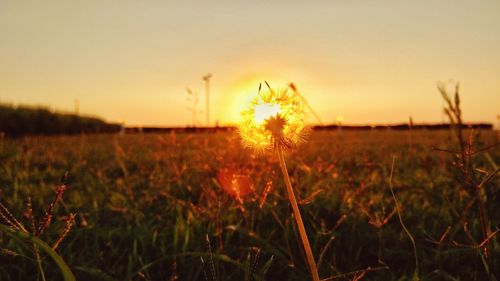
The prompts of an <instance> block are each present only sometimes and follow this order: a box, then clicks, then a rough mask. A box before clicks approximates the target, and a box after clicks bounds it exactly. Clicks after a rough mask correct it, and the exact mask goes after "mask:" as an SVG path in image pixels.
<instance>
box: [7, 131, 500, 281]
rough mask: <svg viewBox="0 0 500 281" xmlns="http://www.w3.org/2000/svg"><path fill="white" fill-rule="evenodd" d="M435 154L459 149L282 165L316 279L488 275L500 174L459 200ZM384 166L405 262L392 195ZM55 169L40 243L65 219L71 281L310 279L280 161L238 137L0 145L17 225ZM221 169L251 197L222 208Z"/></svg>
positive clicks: (480, 143) (383, 139)
mask: <svg viewBox="0 0 500 281" xmlns="http://www.w3.org/2000/svg"><path fill="white" fill-rule="evenodd" d="M465 135H466V136H468V135H469V132H465ZM496 143H498V135H497V132H494V131H476V132H474V142H473V143H472V148H473V150H472V151H478V150H479V149H480V148H483V147H488V146H490V145H494V144H496ZM436 147H437V148H441V149H447V150H452V151H457V150H458V149H459V148H458V145H457V144H456V141H455V138H454V137H453V135H452V134H451V132H448V131H435V132H428V131H413V132H411V131H363V132H361V131H360V132H348V131H332V132H312V133H311V135H310V136H309V140H308V141H307V142H306V143H304V144H302V145H300V146H299V147H298V148H297V149H294V150H293V151H292V152H290V153H288V154H287V155H286V156H285V157H286V160H287V165H288V168H289V172H290V176H291V180H292V184H293V186H294V189H295V192H296V196H297V197H298V200H299V205H300V208H301V212H302V216H303V218H304V222H305V224H306V229H307V232H308V235H309V239H310V242H311V246H312V249H313V253H314V255H315V257H316V263H317V265H318V270H319V274H320V276H321V278H330V279H327V280H361V279H362V278H364V279H365V280H411V278H412V276H413V277H414V276H418V277H419V278H420V279H421V280H490V279H491V278H494V277H492V276H493V275H495V276H496V278H498V277H500V266H498V265H499V264H500V245H499V242H500V240H499V239H498V236H496V235H494V234H495V233H494V232H495V231H496V230H497V229H498V227H499V225H500V204H499V202H500V185H499V183H500V182H499V180H498V177H494V176H493V177H492V178H491V179H490V180H489V181H487V182H485V184H484V185H482V188H481V190H479V191H478V192H477V193H475V192H473V191H470V190H468V189H467V186H466V184H465V183H464V182H466V179H464V178H463V174H462V173H461V172H460V167H457V165H456V162H457V157H456V155H455V154H454V153H449V152H444V151H438V150H433V148H436ZM471 157H472V158H471V160H472V161H471V165H473V166H474V170H475V171H476V172H477V174H476V175H475V177H477V178H478V180H479V181H480V179H481V178H482V177H483V176H482V175H483V174H484V175H486V174H487V173H491V172H493V171H495V170H496V169H498V167H497V165H498V163H500V150H499V149H498V146H496V147H492V148H490V149H487V150H485V151H479V152H477V153H473V154H472V156H471ZM393 159H394V171H393V172H394V174H393V178H392V186H393V189H394V194H395V197H396V198H397V200H398V202H399V206H400V209H399V211H400V212H401V218H402V222H403V223H404V225H405V226H406V227H407V229H408V231H409V233H410V234H411V236H412V237H413V238H414V240H415V244H416V253H417V256H416V257H415V255H414V248H413V246H412V243H411V240H410V236H409V235H408V234H407V233H406V232H405V231H404V229H403V228H402V224H401V222H400V220H399V218H398V213H397V211H398V209H396V205H395V201H394V198H393V196H392V194H391V190H390V185H391V180H390V174H391V165H392V162H393ZM454 162H455V164H454ZM65 172H68V175H69V177H68V179H67V184H68V189H67V190H66V192H65V193H64V196H63V200H62V201H61V203H60V204H58V205H57V206H56V209H55V212H54V218H53V220H52V224H51V225H50V226H48V227H47V230H46V231H45V232H44V233H43V235H41V236H40V238H41V239H42V240H44V241H45V242H47V243H48V244H49V245H52V244H53V243H55V242H56V240H57V238H58V236H59V233H60V232H61V231H62V230H63V229H64V228H65V220H66V218H67V216H68V215H69V214H70V213H75V216H76V217H75V225H74V226H73V228H72V229H71V231H70V232H69V233H68V234H67V236H66V237H65V239H64V240H63V241H62V242H61V244H60V245H59V247H58V248H57V250H56V251H57V252H58V253H59V254H60V255H61V257H62V258H63V259H64V260H65V261H66V263H67V264H68V265H69V267H70V268H71V270H72V271H73V273H74V274H75V276H76V277H77V279H78V280H95V281H97V280H241V281H243V280H264V279H265V280H308V279H309V278H310V275H309V272H308V267H307V264H306V261H305V258H304V253H303V250H302V248H301V244H300V241H299V240H298V233H297V230H296V225H295V223H294V219H293V217H292V215H291V208H290V204H289V203H288V200H287V195H286V191H285V187H284V182H283V178H282V175H281V173H280V167H279V164H278V162H277V159H276V157H274V156H272V155H271V156H270V155H266V154H263V155H262V154H254V153H253V152H251V151H249V150H246V149H244V148H242V147H241V145H240V140H239V137H238V135H237V134H236V133H216V134H164V135H142V134H137V135H123V136H120V135H82V136H74V137H31V138H22V139H4V140H1V141H0V202H1V203H2V204H3V205H4V206H6V207H7V208H8V209H9V210H10V211H11V212H12V213H13V215H14V216H15V217H17V218H19V220H20V221H22V222H23V224H24V225H26V226H28V225H30V220H29V219H27V217H29V214H28V211H27V210H28V209H29V208H28V207H27V200H28V198H29V197H30V198H31V199H32V205H33V213H34V216H35V217H36V220H35V222H38V221H39V220H40V219H41V218H42V217H43V213H44V211H45V210H46V209H47V208H48V206H49V204H50V202H51V201H52V200H53V198H54V190H55V189H56V187H57V186H58V185H59V184H60V183H61V178H62V177H63V175H64V174H65ZM221 172H223V173H224V172H225V173H229V174H231V173H232V174H236V175H238V176H241V177H243V178H244V179H245V180H246V182H250V181H252V182H253V185H254V186H255V190H254V191H252V192H250V193H249V194H246V195H243V194H242V195H241V196H237V197H238V198H235V196H231V195H230V194H229V193H228V192H225V191H224V189H223V188H222V186H221V185H223V183H222V180H221V176H220V175H221ZM478 198H479V199H478ZM478 200H479V201H480V202H481V205H482V206H483V207H484V208H483V210H484V215H485V216H484V217H483V218H484V219H485V221H486V223H487V227H488V229H489V230H490V232H489V233H490V234H492V235H491V237H486V239H485V237H483V234H482V232H481V219H480V215H479V212H478V211H477V210H478V206H479V204H478ZM482 242H484V243H483V244H482V245H480V244H481V243H482ZM209 245H210V246H209ZM478 245H479V246H478ZM0 250H1V252H2V254H1V255H0V279H1V280H37V278H41V277H40V271H39V269H38V267H37V263H36V261H35V257H34V254H33V248H32V247H31V246H30V244H29V243H26V241H23V240H20V239H15V238H12V237H11V236H7V235H5V233H1V232H0ZM485 253H487V254H485ZM416 259H417V261H416ZM416 262H417V264H418V270H417V268H416V266H417V265H416ZM495 265H496V267H495ZM42 267H43V270H44V271H45V276H46V277H47V280H60V279H61V277H60V272H59V270H58V268H57V266H56V265H55V264H54V263H53V262H52V260H51V259H50V258H49V257H48V256H45V255H44V254H42ZM488 272H489V273H488ZM205 275H206V276H205ZM37 276H38V277H37ZM491 280H494V279H491Z"/></svg>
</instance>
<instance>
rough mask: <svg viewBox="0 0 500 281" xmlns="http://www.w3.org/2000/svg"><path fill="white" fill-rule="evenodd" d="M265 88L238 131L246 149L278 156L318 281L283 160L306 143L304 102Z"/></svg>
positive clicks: (317, 279) (246, 114)
mask: <svg viewBox="0 0 500 281" xmlns="http://www.w3.org/2000/svg"><path fill="white" fill-rule="evenodd" d="M266 85H267V87H268V90H267V91H265V92H261V87H260V86H259V93H258V95H257V97H256V98H255V99H254V100H252V101H251V103H250V105H249V107H248V109H246V110H245V111H243V112H242V117H243V121H242V122H241V124H240V125H239V128H238V130H239V133H240V136H241V139H242V142H243V144H244V145H245V146H247V147H249V148H252V149H255V150H257V151H260V152H262V151H265V150H273V151H275V152H276V154H277V157H278V159H279V163H280V167H281V172H282V173H283V177H284V179H285V185H286V189H287V192H288V198H289V200H290V204H291V205H292V210H293V215H294V217H295V222H296V223H297V228H298V230H299V233H300V238H301V240H302V245H303V246H304V251H305V253H306V258H307V263H308V265H309V269H310V271H311V276H312V279H313V280H314V281H319V275H318V270H317V268H316V263H315V261H314V257H313V254H312V250H311V245H310V244H309V239H308V238H307V233H306V229H305V227H304V222H303V221H302V216H301V215H300V211H299V206H298V204H297V200H296V199H295V195H294V192H293V188H292V183H291V181H290V176H289V175H288V170H287V168H286V163H285V158H284V156H283V151H284V150H286V149H291V148H292V147H294V146H295V145H297V144H298V143H300V142H302V141H304V139H305V135H306V127H305V125H304V106H303V102H302V99H301V98H300V97H299V96H298V95H296V94H294V93H291V94H290V93H288V92H287V90H286V89H284V90H273V89H271V87H270V86H269V84H267V82H266Z"/></svg>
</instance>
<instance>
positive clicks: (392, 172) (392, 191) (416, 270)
mask: <svg viewBox="0 0 500 281" xmlns="http://www.w3.org/2000/svg"><path fill="white" fill-rule="evenodd" d="M395 162H396V157H392V165H391V175H390V178H389V189H390V190H391V194H392V198H393V199H394V204H395V205H396V212H397V214H398V218H399V223H400V224H401V227H402V228H403V230H404V231H405V232H406V235H408V238H409V239H410V241H411V244H412V246H413V256H414V257H415V271H414V273H413V277H412V280H420V278H419V271H418V268H419V266H418V256H417V244H415V239H414V238H413V235H411V233H410V231H409V230H408V228H406V225H405V223H404V222H403V217H402V216H401V208H400V207H399V203H398V199H396V195H395V194H394V189H393V187H392V181H393V179H394V164H395Z"/></svg>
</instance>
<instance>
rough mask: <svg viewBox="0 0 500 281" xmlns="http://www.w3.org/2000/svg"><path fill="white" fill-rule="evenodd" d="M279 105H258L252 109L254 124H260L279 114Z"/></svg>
mask: <svg viewBox="0 0 500 281" xmlns="http://www.w3.org/2000/svg"><path fill="white" fill-rule="evenodd" d="M280 109H281V107H280V105H279V104H271V103H264V104H258V105H256V106H255V107H254V109H253V110H254V120H255V122H256V123H259V124H260V123H262V122H264V121H265V120H266V119H268V118H269V117H271V116H276V114H278V113H280Z"/></svg>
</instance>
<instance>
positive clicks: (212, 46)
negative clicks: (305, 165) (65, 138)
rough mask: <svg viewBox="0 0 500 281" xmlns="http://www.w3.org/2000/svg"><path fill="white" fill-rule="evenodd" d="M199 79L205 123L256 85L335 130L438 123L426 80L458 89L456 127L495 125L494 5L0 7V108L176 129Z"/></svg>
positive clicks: (242, 100) (499, 6)
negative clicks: (293, 98) (297, 103)
mask: <svg viewBox="0 0 500 281" xmlns="http://www.w3.org/2000/svg"><path fill="white" fill-rule="evenodd" d="M207 73H211V74H212V75H213V76H212V79H211V81H210V82H211V85H210V121H211V125H213V124H215V122H217V123H218V124H220V125H225V124H234V123H236V122H238V121H239V117H240V112H241V111H242V110H243V109H244V108H245V104H246V103H247V102H248V100H249V99H250V98H251V97H252V96H253V95H255V94H256V92H257V88H258V85H259V83H260V82H262V81H268V82H269V84H270V85H271V86H272V87H276V88H280V87H286V86H287V84H288V83H289V82H293V83H294V84H295V85H296V86H297V88H298V89H299V91H300V92H301V94H302V95H303V96H304V97H305V98H306V99H307V101H308V102H309V104H310V105H311V107H312V108H313V109H314V110H315V111H316V113H317V114H318V115H319V116H320V118H321V120H322V121H323V123H334V122H336V120H340V119H342V120H343V122H344V123H346V124H379V123H382V124H385V123H398V122H407V121H408V119H409V117H410V116H411V117H412V118H413V121H414V122H415V123H422V122H442V121H445V120H446V119H445V116H444V114H443V113H442V112H443V111H442V107H443V105H444V104H443V101H442V98H441V96H440V94H439V92H438V91H437V89H436V83H437V82H440V81H441V82H444V83H447V84H448V85H449V86H450V91H451V89H452V88H453V87H452V85H453V83H455V82H459V83H460V94H461V100H462V110H463V117H464V120H465V121H467V122H490V123H493V124H497V123H498V122H499V121H498V115H499V114H500V1H498V0H484V1H482V0H478V1H463V0H452V1H448V0H442V1H441V0H421V1H403V0H401V1H392V0H380V1H368V0H367V1H362V0H351V1H347V0H338V1H336V0H328V1H298V0H287V1H285V0H275V1H263V0H255V1H239V0H220V1H215V0H214V1H206V0H205V1H168V0H165V1H139V0H133V1H128V0H121V1H111V0H109V1H106V0H99V1H91V0H88V1H22V0H19V1H5V0H0V102H4V103H5V102H7V103H12V104H15V105H17V104H28V105H45V106H48V107H50V108H52V109H54V110H62V111H74V110H75V103H76V101H77V103H78V107H79V112H81V113H84V114H90V115H96V116H100V117H102V118H104V119H105V120H107V121H113V122H124V123H125V124H126V125H131V126H134V125H138V126H186V125H191V124H192V123H193V115H192V112H191V111H190V110H189V109H188V108H189V107H193V102H192V101H190V100H188V94H187V91H186V87H189V88H190V89H191V90H192V91H193V92H195V93H197V94H198V96H199V99H200V100H199V104H198V106H197V108H198V111H204V110H205V102H206V101H205V88H204V87H205V84H204V81H203V80H202V76H204V75H205V74H207ZM310 116H311V115H310ZM339 117H341V118H340V119H339ZM309 119H310V120H309V122H312V123H314V122H315V119H313V118H309ZM196 120H197V122H198V124H199V125H204V124H205V122H206V120H205V112H200V113H199V114H198V116H197V118H196Z"/></svg>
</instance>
